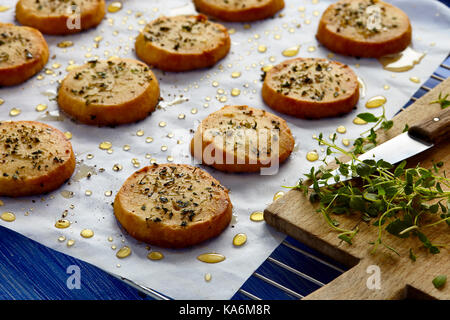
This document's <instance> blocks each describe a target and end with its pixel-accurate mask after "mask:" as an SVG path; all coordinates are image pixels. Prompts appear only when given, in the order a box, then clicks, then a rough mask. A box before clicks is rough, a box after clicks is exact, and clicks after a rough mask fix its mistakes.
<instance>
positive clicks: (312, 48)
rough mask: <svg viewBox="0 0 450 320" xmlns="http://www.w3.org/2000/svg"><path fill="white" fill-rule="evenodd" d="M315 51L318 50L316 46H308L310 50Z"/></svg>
mask: <svg viewBox="0 0 450 320" xmlns="http://www.w3.org/2000/svg"><path fill="white" fill-rule="evenodd" d="M314 51H316V47H314V46H309V47H308V52H314Z"/></svg>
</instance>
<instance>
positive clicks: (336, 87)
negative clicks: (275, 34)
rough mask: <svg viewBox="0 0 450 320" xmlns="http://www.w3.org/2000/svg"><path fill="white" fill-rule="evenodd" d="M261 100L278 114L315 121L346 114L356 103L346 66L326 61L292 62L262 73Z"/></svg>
mask: <svg viewBox="0 0 450 320" xmlns="http://www.w3.org/2000/svg"><path fill="white" fill-rule="evenodd" d="M262 97H263V99H264V101H265V102H266V103H267V104H268V105H269V106H270V107H271V108H272V109H274V110H277V111H279V112H281V113H285V114H288V115H291V116H294V117H298V118H304V119H319V118H325V117H333V116H338V115H341V114H345V113H348V112H350V111H351V110H352V109H353V108H354V107H355V106H356V104H357V103H358V99H359V84H358V78H357V76H356V74H355V73H354V72H353V71H352V69H351V68H350V67H349V66H348V65H345V64H342V63H339V62H336V61H330V60H327V59H319V58H295V59H290V60H286V61H284V62H282V63H280V64H278V65H276V66H275V67H273V68H272V69H271V70H269V71H268V72H267V73H266V76H265V79H264V83H263V87H262Z"/></svg>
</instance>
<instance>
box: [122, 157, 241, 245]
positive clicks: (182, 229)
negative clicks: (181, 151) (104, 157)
mask: <svg viewBox="0 0 450 320" xmlns="http://www.w3.org/2000/svg"><path fill="white" fill-rule="evenodd" d="M114 214H115V216H116V218H117V220H118V221H119V222H120V224H121V225H122V226H123V227H124V228H125V230H126V231H127V232H128V233H129V234H130V235H131V236H132V237H134V238H136V239H138V240H140V241H144V242H147V243H149V244H152V245H157V246H161V247H170V248H182V247H187V246H192V245H195V244H197V243H200V242H202V241H205V240H207V239H210V238H213V237H215V236H217V235H219V234H220V233H221V232H222V231H223V230H224V229H225V228H226V226H227V225H228V224H229V223H230V221H231V216H232V205H231V201H230V198H229V196H228V190H227V189H226V188H225V187H223V186H222V185H221V184H220V183H219V181H217V180H216V179H214V178H213V177H212V176H211V175H209V174H208V173H207V172H205V171H203V170H201V169H199V168H197V167H193V166H190V165H184V164H160V165H157V164H155V165H153V166H148V167H145V168H142V169H140V170H138V171H136V172H135V173H133V174H132V175H131V176H130V177H129V178H128V179H127V180H126V181H125V183H124V184H123V186H122V188H121V189H120V191H119V192H118V193H117V195H116V198H115V200H114Z"/></svg>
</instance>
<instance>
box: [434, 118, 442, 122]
mask: <svg viewBox="0 0 450 320" xmlns="http://www.w3.org/2000/svg"><path fill="white" fill-rule="evenodd" d="M439 120H441V119H439V118H438V117H436V118H433V121H434V122H438V121H439Z"/></svg>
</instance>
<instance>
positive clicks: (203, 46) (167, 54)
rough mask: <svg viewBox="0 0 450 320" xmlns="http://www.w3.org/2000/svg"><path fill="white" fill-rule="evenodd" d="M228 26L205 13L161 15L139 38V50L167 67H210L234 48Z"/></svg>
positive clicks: (141, 55) (149, 60) (150, 60)
mask: <svg viewBox="0 0 450 320" xmlns="http://www.w3.org/2000/svg"><path fill="white" fill-rule="evenodd" d="M230 43H231V41H230V36H229V35H228V31H227V29H226V28H225V27H224V26H222V25H221V24H218V23H213V22H210V21H208V19H207V18H206V16H204V15H181V16H174V17H160V18H158V19H156V20H154V21H152V22H150V23H149V24H147V25H146V26H145V28H144V30H143V31H142V32H141V33H140V34H139V35H138V37H137V38H136V44H135V47H136V54H137V56H138V57H139V58H140V59H141V60H143V61H145V62H146V63H148V64H149V65H152V66H155V67H157V68H159V69H161V70H165V71H175V72H177V71H188V70H194V69H201V68H206V67H210V66H212V65H214V64H215V63H216V62H217V61H219V60H221V59H222V58H224V57H225V56H226V55H227V54H228V52H229V51H230Z"/></svg>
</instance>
